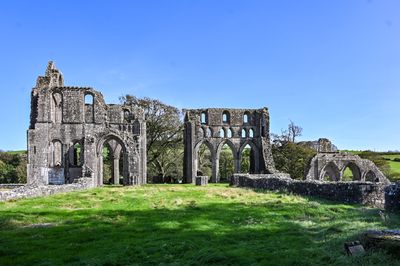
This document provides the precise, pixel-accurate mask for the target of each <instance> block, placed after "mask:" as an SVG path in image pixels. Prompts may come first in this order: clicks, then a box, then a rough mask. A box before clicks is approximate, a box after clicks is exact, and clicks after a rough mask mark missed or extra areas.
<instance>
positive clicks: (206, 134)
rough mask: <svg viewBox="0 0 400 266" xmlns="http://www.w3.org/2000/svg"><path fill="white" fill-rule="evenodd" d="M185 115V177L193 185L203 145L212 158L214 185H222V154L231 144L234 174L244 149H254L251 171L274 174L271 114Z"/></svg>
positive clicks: (255, 111) (202, 111) (210, 111)
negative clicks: (270, 134) (220, 177)
mask: <svg viewBox="0 0 400 266" xmlns="http://www.w3.org/2000/svg"><path fill="white" fill-rule="evenodd" d="M184 112H185V124H184V125H185V131H184V147H185V148H184V175H185V180H186V182H187V183H193V182H194V181H195V176H196V175H197V170H198V169H197V156H198V150H199V148H200V146H201V145H202V144H205V145H207V147H208V148H209V149H210V151H211V155H212V177H211V180H212V182H219V177H218V176H219V173H218V166H219V154H220V152H221V150H222V147H223V146H224V145H225V144H226V145H228V146H229V147H230V148H231V150H232V154H233V157H234V161H235V163H234V167H235V172H237V173H238V172H240V160H241V156H242V155H241V154H242V151H243V149H244V148H245V147H246V145H249V146H250V147H251V150H252V158H253V160H252V163H251V172H253V173H274V172H276V170H275V165H274V162H273V158H272V153H271V144H270V137H269V113H268V109H267V108H263V109H222V108H208V109H190V110H184Z"/></svg>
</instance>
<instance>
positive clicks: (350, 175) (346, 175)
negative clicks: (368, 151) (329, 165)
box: [340, 162, 361, 181]
mask: <svg viewBox="0 0 400 266" xmlns="http://www.w3.org/2000/svg"><path fill="white" fill-rule="evenodd" d="M347 169H349V170H348V171H346V170H347ZM347 179H350V180H347ZM340 180H344V181H361V170H360V168H359V167H358V165H357V164H355V163H354V162H348V163H347V164H346V165H345V166H344V167H343V169H342V171H341V179H340Z"/></svg>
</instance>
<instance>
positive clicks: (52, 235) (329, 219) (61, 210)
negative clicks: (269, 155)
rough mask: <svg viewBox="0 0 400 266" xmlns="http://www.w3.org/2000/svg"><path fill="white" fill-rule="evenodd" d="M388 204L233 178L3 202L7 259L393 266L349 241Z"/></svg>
mask: <svg viewBox="0 0 400 266" xmlns="http://www.w3.org/2000/svg"><path fill="white" fill-rule="evenodd" d="M399 221H400V219H399V217H398V216H396V215H390V219H389V220H388V221H386V222H384V221H382V219H381V218H380V216H379V213H378V210H376V209H371V208H365V207H361V206H354V205H343V204H336V203H332V202H328V201H322V200H318V199H315V198H304V197H299V196H293V195H284V194H277V193H263V192H254V191H251V190H246V189H240V188H230V187H228V186H227V185H210V186H208V187H195V186H192V185H145V186H142V187H103V188H97V189H92V190H88V191H83V192H73V193H69V194H60V195H55V196H51V197H46V198H36V199H25V200H18V201H13V202H1V203H0V225H1V226H0V265H64V264H67V265H131V264H136V265H137V264H139V265H143V264H145V265H160V264H163V265H164V264H173V265H206V264H207V265H208V264H213V265H224V264H230V265H352V264H353V265H393V264H397V263H400V261H396V260H395V259H394V258H392V257H390V256H389V255H387V254H384V253H379V252H376V253H368V254H367V255H366V256H363V257H347V256H346V254H345V253H344V249H343V244H344V242H345V241H349V240H350V241H352V240H356V239H357V235H358V234H359V233H360V232H362V231H363V230H365V229H370V228H397V226H398V225H399Z"/></svg>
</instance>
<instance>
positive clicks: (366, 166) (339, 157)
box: [306, 152, 390, 183]
mask: <svg viewBox="0 0 400 266" xmlns="http://www.w3.org/2000/svg"><path fill="white" fill-rule="evenodd" d="M347 167H349V169H350V170H351V171H352V173H353V178H354V180H355V181H356V180H358V181H371V182H383V183H390V181H389V180H388V179H387V178H386V177H385V175H384V174H383V173H382V172H381V171H380V170H379V168H378V167H377V166H376V165H375V164H374V163H373V162H372V161H370V160H366V159H362V158H360V156H358V155H354V154H351V153H347V152H329V153H322V152H321V153H318V154H316V155H315V156H314V157H313V158H312V160H311V162H310V165H309V169H308V171H307V173H306V179H307V180H325V179H326V178H330V179H332V180H331V181H341V180H342V179H343V174H344V171H345V169H346V168H347Z"/></svg>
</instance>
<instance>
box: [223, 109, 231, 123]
mask: <svg viewBox="0 0 400 266" xmlns="http://www.w3.org/2000/svg"><path fill="white" fill-rule="evenodd" d="M230 122H231V115H230V113H229V112H228V111H226V110H225V111H223V112H222V123H223V124H229V123H230Z"/></svg>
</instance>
